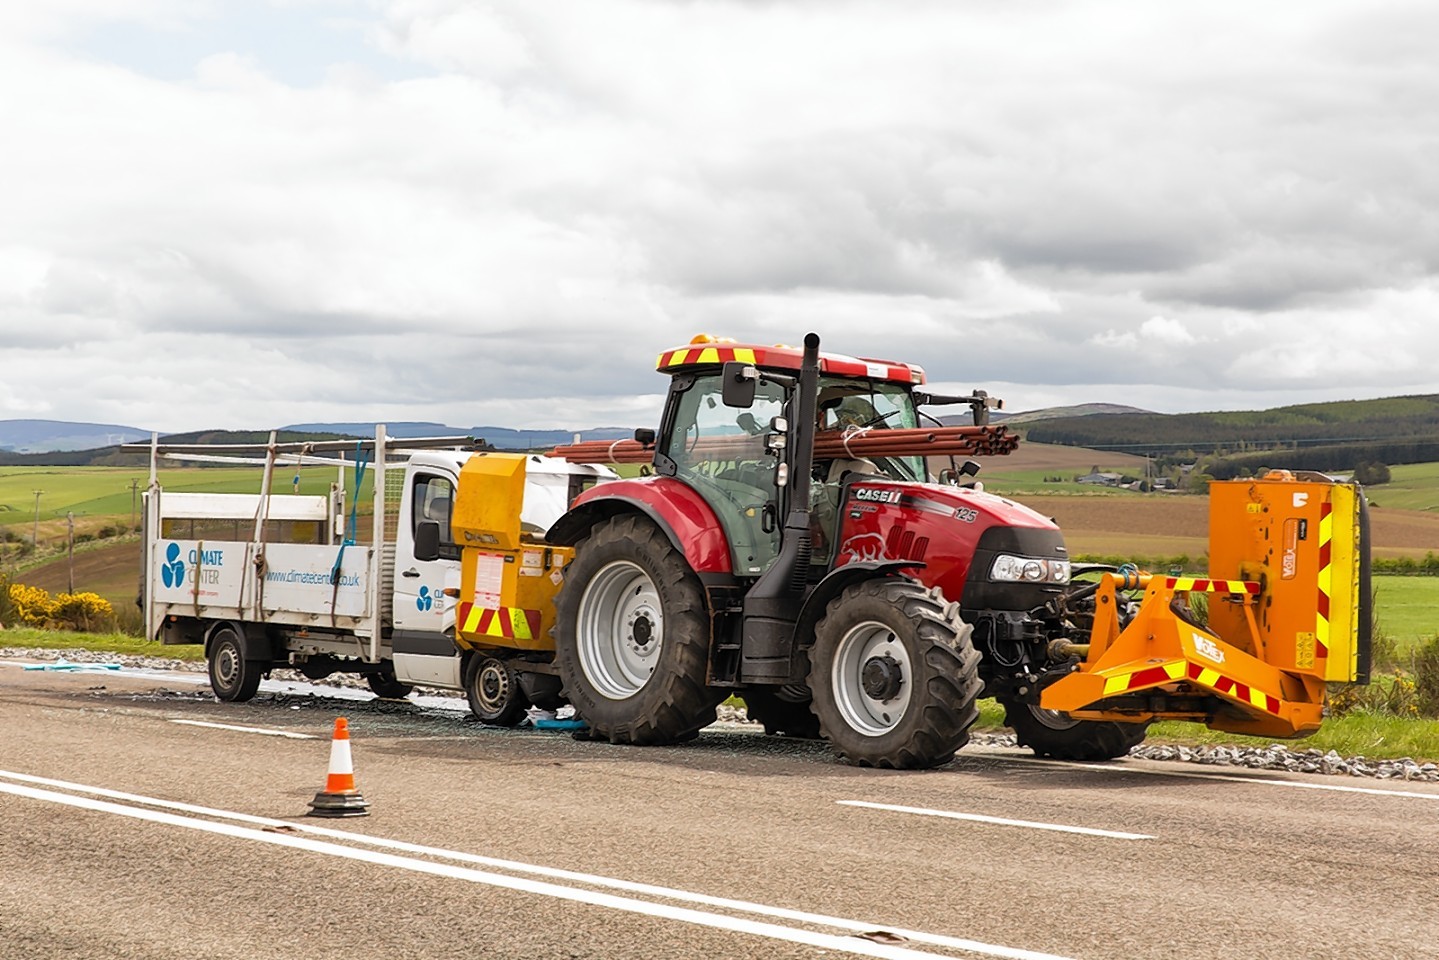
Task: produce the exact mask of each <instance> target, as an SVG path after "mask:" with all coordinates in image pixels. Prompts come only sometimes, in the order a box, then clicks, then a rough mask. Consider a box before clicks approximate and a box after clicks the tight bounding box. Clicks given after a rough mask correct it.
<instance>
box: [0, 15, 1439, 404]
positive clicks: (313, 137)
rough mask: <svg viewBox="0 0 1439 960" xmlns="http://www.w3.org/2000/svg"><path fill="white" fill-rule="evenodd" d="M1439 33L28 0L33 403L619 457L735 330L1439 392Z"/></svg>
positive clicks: (25, 249)
mask: <svg viewBox="0 0 1439 960" xmlns="http://www.w3.org/2000/svg"><path fill="white" fill-rule="evenodd" d="M115 23H123V24H124V25H125V28H126V30H127V31H129V32H125V33H118V34H114V33H112V34H106V35H105V36H107V37H109V38H110V39H109V40H107V41H106V43H100V42H98V41H96V40H95V39H94V37H95V36H96V35H97V31H98V30H100V29H101V28H102V27H105V26H106V25H107V24H115ZM1432 28H1439V9H1436V10H1434V11H1431V10H1430V8H1429V7H1427V6H1422V5H1412V4H1405V3H1401V2H1393V3H1384V4H1375V5H1370V6H1368V7H1366V8H1365V9H1364V10H1363V11H1358V10H1356V8H1353V7H1351V6H1350V5H1348V4H1343V3H1338V2H1321V3H1305V4H1304V5H1303V6H1302V7H1300V6H1299V5H1298V4H1297V2H1295V3H1280V4H1277V5H1270V6H1266V7H1259V8H1255V7H1253V6H1252V5H1246V4H1240V3H1238V2H1224V3H1218V4H1213V3H1209V4H1199V3H1178V4H1163V5H1158V4H1156V5H1128V6H1125V7H1123V8H1119V7H1114V6H1112V5H1108V4H1102V3H1097V2H1087V0H1072V2H1066V3H1058V4H1052V5H1049V6H1048V7H1046V8H1045V9H1044V11H1043V15H1042V16H1040V15H1039V14H1037V12H1036V10H1035V8H1033V7H1030V6H1026V5H991V6H975V5H957V4H950V3H944V2H939V0H931V2H919V3H915V4H911V5H909V6H908V7H907V8H906V12H905V14H904V15H903V16H897V15H896V14H895V11H894V8H893V6H892V5H890V4H886V3H883V2H880V0H848V2H843V3H832V4H828V3H827V4H818V3H813V2H810V0H774V2H769V3H748V2H739V0H732V2H724V0H715V2H706V3H672V2H660V0H557V2H554V3H547V4H533V3H522V2H519V0H496V2H491V3H485V4H477V3H471V2H461V0H392V2H388V3H378V4H375V5H372V4H370V3H369V2H367V0H355V2H344V0H317V2H314V3H310V2H300V0H295V2H287V3H271V4H241V3H238V2H229V3H225V2H219V0H216V2H214V3H211V4H206V5H194V4H180V3H167V2H162V0H148V2H143V3H130V4H126V5H124V6H123V7H120V6H119V5H115V4H101V3H98V2H93V0H65V2H63V3H57V4H46V5H42V6H38V7H37V6H35V5H30V6H24V5H20V6H15V7H14V9H9V8H7V9H6V11H5V12H4V13H3V14H0V84H3V85H4V87H5V88H6V89H9V90H24V91H25V92H26V96H24V97H12V98H7V100H6V101H5V105H4V107H3V109H0V130H3V131H4V134H5V140H6V144H7V149H6V150H5V151H4V152H3V153H0V208H3V209H4V210H5V211H6V216H5V217H4V218H3V220H0V370H3V373H0V380H3V381H4V385H5V387H6V391H7V392H5V393H0V403H3V404H4V406H3V407H0V410H15V409H19V407H18V406H17V405H18V404H29V405H32V406H34V405H45V406H46V408H47V409H48V410H49V411H50V412H51V414H52V415H54V416H56V417H60V418H67V419H81V420H108V421H115V422H129V423H133V424H135V425H137V426H141V427H151V426H154V427H159V428H161V429H166V430H171V429H187V428H196V427H202V426H203V427H212V426H234V427H255V426H268V425H276V424H279V423H284V422H296V421H305V420H317V419H329V418H333V419H344V420H355V419H366V418H372V417H380V418H392V419H401V418H403V419H425V420H447V421H449V422H452V423H455V424H457V425H470V424H474V423H479V422H482V421H485V420H487V419H488V420H490V421H491V422H500V421H503V422H504V423H507V424H510V425H515V426H526V425H539V424H543V425H571V426H584V425H587V424H590V423H593V422H596V421H599V420H616V419H619V418H623V417H626V416H629V417H634V416H639V415H640V414H641V413H643V412H644V411H648V410H652V409H653V407H654V406H655V397H656V395H657V391H659V390H660V389H661V388H662V385H663V380H662V378H660V377H659V376H658V375H656V374H655V373H654V372H653V371H652V363H653V359H654V356H655V355H656V354H657V353H658V352H659V351H660V350H662V349H664V348H666V347H669V346H673V345H676V344H679V343H682V342H684V341H686V340H688V339H689V337H690V336H691V335H692V334H693V333H695V332H699V331H701V330H706V331H709V332H713V333H720V334H726V335H730V336H738V337H753V338H754V339H757V340H760V341H761V342H774V341H787V342H797V341H798V340H799V338H800V337H801V336H802V335H803V334H804V332H805V331H806V330H808V329H815V330H818V331H819V332H820V333H821V334H822V335H823V337H824V338H825V343H826V345H827V346H829V347H832V348H833V349H835V350H837V351H840V352H844V353H849V354H863V355H871V356H875V355H878V356H891V357H894V358H897V359H912V360H915V361H916V362H919V363H922V364H923V365H924V366H925V367H926V369H927V370H928V371H929V373H930V375H931V377H932V378H933V379H936V380H944V381H953V382H957V383H963V384H967V385H968V386H971V387H983V386H985V385H986V384H990V383H1004V384H1011V385H1013V387H1014V389H1013V390H1011V391H1010V392H1011V394H1013V395H1015V396H1025V395H1030V396H1036V397H1046V398H1055V397H1067V398H1068V400H1069V402H1081V401H1087V400H1105V399H1114V398H1112V397H1107V396H1094V395H1092V394H1089V393H1086V391H1089V390H1095V389H1101V388H1103V389H1113V390H1114V391H1116V392H1122V393H1124V394H1125V395H1126V396H1127V397H1128V399H1127V400H1119V401H1117V402H1132V403H1135V404H1136V405H1139V406H1156V407H1162V406H1163V405H1166V404H1168V405H1173V404H1180V405H1191V404H1194V405H1199V406H1201V407H1203V406H1205V405H1207V404H1208V403H1209V402H1210V401H1209V399H1208V398H1219V397H1223V398H1226V402H1227V401H1228V400H1230V399H1232V400H1233V401H1234V402H1235V403H1236V404H1238V405H1241V406H1242V405H1246V401H1245V398H1249V399H1248V403H1247V405H1252V406H1263V405H1273V404H1275V403H1282V402H1285V401H1286V400H1287V399H1289V398H1291V397H1301V396H1302V397H1303V398H1304V399H1313V397H1312V396H1311V393H1312V392H1313V391H1323V390H1325V389H1335V390H1343V391H1345V395H1358V394H1365V395H1379V394H1385V393H1395V392H1424V391H1431V392H1439V370H1436V368H1434V366H1433V365H1432V364H1427V363H1425V362H1424V358H1425V357H1426V356H1430V355H1432V347H1431V345H1430V343H1429V341H1430V340H1431V339H1432V335H1431V334H1429V333H1428V331H1429V330H1430V329H1432V328H1433V317H1434V311H1435V308H1436V303H1435V296H1434V291H1435V290H1436V288H1439V276H1437V275H1439V168H1436V167H1435V166H1434V165H1433V164H1432V163H1429V162H1428V152H1427V151H1426V150H1425V149H1424V145H1425V144H1427V143H1430V142H1432V141H1433V139H1434V138H1435V136H1436V134H1439V129H1436V127H1439V120H1436V119H1435V116H1434V113H1433V111H1432V103H1433V100H1434V97H1435V96H1436V95H1439V69H1436V68H1435V67H1434V65H1433V62H1432V57H1431V56H1430V55H1429V52H1428V51H1427V50H1426V49H1424V44H1423V43H1420V42H1418V41H1417V40H1416V38H1418V37H1422V36H1425V35H1432V33H1433V29H1432ZM151 35H153V37H158V38H160V39H161V40H173V41H174V44H173V45H176V46H178V47H180V48H182V50H183V55H181V56H179V57H178V59H177V58H176V57H170V58H168V59H167V60H166V61H165V63H164V64H163V65H161V64H159V63H158V61H156V62H155V63H154V64H151V63H150V61H149V60H147V57H154V56H158V54H154V53H153V52H152V48H153V49H160V48H162V47H163V46H164V44H163V43H160V42H156V43H154V44H150V43H149V41H147V42H146V43H144V44H142V43H140V42H139V41H140V40H144V39H145V38H146V37H151ZM296 36H303V38H304V39H305V40H306V41H308V42H310V45H309V46H306V47H302V48H301V52H299V53H297V52H296V47H295V46H294V45H293V44H290V43H289V42H288V41H289V39H290V38H293V37H296ZM115 37H120V38H121V40H123V39H124V38H130V39H131V40H134V41H135V45H134V46H133V47H124V46H123V44H122V43H121V41H117V40H115V39H114V38H115ZM327 38H328V39H329V40H333V43H327V42H326V41H327ZM181 41H183V42H181ZM117 44H121V46H117ZM367 45H368V46H367ZM361 47H363V48H364V50H363V51H362V50H360V49H359V48H361ZM305 50H309V51H311V52H310V53H309V54H306V53H305V52H304V51H305ZM307 55H308V56H309V57H310V58H311V59H310V60H309V62H303V61H304V60H305V57H306V56H307ZM367 58H368V59H367ZM177 64H179V66H178V67H177ZM152 65H153V66H154V69H149V67H150V66H152ZM162 66H163V69H162ZM392 66H393V70H392V69H391V67H392ZM177 70H178V72H177ZM306 78H312V79H306ZM313 78H319V79H313ZM1136 356H1142V357H1143V358H1144V362H1136ZM62 375H63V376H64V377H66V378H74V377H83V379H82V380H73V379H72V380H70V381H69V382H84V383H86V384H87V389H86V390H85V391H65V392H64V393H63V394H62V393H59V392H57V391H55V390H54V389H53V384H55V383H56V382H59V380H60V378H61V377H62ZM177 390H178V392H179V393H181V394H183V395H184V396H185V397H186V398H187V399H186V400H185V401H184V402H177V401H175V400H173V399H169V398H170V397H173V396H174V395H175V393H176V392H177ZM1045 405H1049V404H1048V403H1046V404H1045ZM1011 408H1015V407H1014V406H1013V402H1012V403H1011ZM301 410H303V413H302V412H300V411H301ZM291 411H293V412H291ZM319 411H325V413H324V415H323V416H321V415H320V414H319Z"/></svg>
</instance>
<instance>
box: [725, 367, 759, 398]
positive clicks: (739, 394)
mask: <svg viewBox="0 0 1439 960" xmlns="http://www.w3.org/2000/svg"><path fill="white" fill-rule="evenodd" d="M720 380H721V383H722V387H721V389H720V399H722V400H723V401H724V405H725V406H727V407H740V408H742V409H743V408H747V407H752V406H754V392H755V387H756V386H757V385H758V384H759V371H758V370H756V369H755V368H754V364H750V363H743V362H741V361H739V360H730V361H729V362H727V363H726V364H725V365H724V373H723V374H721V377H720Z"/></svg>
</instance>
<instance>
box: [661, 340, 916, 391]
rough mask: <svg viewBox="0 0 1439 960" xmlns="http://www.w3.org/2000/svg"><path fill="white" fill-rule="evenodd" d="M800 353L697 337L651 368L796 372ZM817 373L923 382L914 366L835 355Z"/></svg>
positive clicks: (825, 356)
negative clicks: (732, 364)
mask: <svg viewBox="0 0 1439 960" xmlns="http://www.w3.org/2000/svg"><path fill="white" fill-rule="evenodd" d="M803 356H804V351H803V350H801V349H800V348H798V347H787V346H785V345H784V344H779V343H777V344H773V345H771V346H762V345H760V344H754V343H735V342H734V341H733V340H722V339H719V338H717V337H711V336H709V335H708V334H703V333H702V334H700V335H699V336H697V337H695V338H694V339H693V340H691V341H690V342H689V343H688V344H687V345H685V346H683V347H675V348H674V349H673V350H666V351H665V352H664V353H662V354H660V356H659V360H658V361H657V363H656V365H655V368H656V369H657V370H659V371H660V372H661V373H680V372H686V371H689V370H693V369H697V368H701V367H717V366H719V365H721V364H723V363H727V362H729V361H731V360H739V361H741V362H743V363H752V364H754V365H755V366H757V367H769V368H771V369H775V370H798V369H799V365H800V360H801V359H802V358H803ZM819 369H820V373H825V374H829V375H830V376H834V377H866V378H868V379H871V380H892V381H894V382H896V383H904V384H910V385H913V384H919V383H924V368H923V367H921V366H919V365H918V364H913V363H900V362H898V361H896V360H872V359H868V358H860V357H846V356H844V355H842V354H838V353H821V354H820V355H819Z"/></svg>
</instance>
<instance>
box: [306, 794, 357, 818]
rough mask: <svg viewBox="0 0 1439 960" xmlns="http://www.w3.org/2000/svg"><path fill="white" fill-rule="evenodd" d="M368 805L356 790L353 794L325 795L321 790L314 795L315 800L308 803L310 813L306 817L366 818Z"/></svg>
mask: <svg viewBox="0 0 1439 960" xmlns="http://www.w3.org/2000/svg"><path fill="white" fill-rule="evenodd" d="M369 815H370V805H369V804H368V803H367V802H365V798H364V797H362V796H360V792H359V791H358V790H356V791H354V792H353V793H326V792H325V791H323V790H321V791H320V792H319V793H317V794H315V799H313V800H311V801H310V812H309V813H307V814H305V816H307V817H368V816H369Z"/></svg>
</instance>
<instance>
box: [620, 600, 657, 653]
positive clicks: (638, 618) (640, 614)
mask: <svg viewBox="0 0 1439 960" xmlns="http://www.w3.org/2000/svg"><path fill="white" fill-rule="evenodd" d="M626 625H627V626H628V627H629V629H628V630H627V631H626V634H625V642H626V644H627V645H628V646H629V648H630V650H631V651H632V652H633V653H634V654H635V655H636V656H639V657H641V658H647V657H649V656H651V655H652V654H653V653H654V652H655V650H656V649H658V648H657V646H656V645H655V643H654V640H655V633H656V631H655V616H654V611H652V610H650V609H649V607H640V608H639V609H637V610H635V611H633V612H632V613H631V614H630V615H629V618H628V622H627V624H626Z"/></svg>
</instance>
